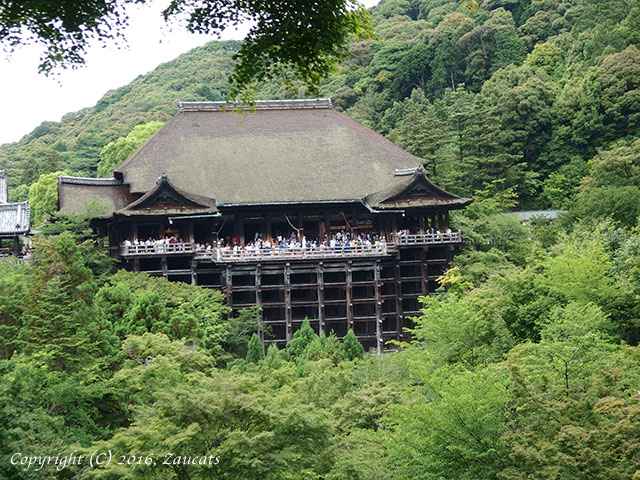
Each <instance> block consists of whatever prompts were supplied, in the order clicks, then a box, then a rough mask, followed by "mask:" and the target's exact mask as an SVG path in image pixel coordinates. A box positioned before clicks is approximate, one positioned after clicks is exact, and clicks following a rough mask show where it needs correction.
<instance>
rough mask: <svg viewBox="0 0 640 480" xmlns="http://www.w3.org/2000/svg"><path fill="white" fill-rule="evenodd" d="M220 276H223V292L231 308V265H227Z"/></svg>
mask: <svg viewBox="0 0 640 480" xmlns="http://www.w3.org/2000/svg"><path fill="white" fill-rule="evenodd" d="M222 276H223V277H224V293H225V294H226V295H227V306H228V307H229V308H233V280H232V275H231V265H227V268H226V269H225V270H224V271H223V273H222Z"/></svg>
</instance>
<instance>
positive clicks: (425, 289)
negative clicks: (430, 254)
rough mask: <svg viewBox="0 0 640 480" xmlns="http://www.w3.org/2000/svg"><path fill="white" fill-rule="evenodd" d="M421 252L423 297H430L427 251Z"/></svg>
mask: <svg viewBox="0 0 640 480" xmlns="http://www.w3.org/2000/svg"><path fill="white" fill-rule="evenodd" d="M428 248H429V247H423V248H422V250H420V274H421V275H422V285H421V286H422V295H425V296H426V295H429V267H428V265H427V249H428Z"/></svg>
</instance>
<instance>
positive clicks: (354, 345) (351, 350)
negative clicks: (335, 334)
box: [339, 330, 364, 360]
mask: <svg viewBox="0 0 640 480" xmlns="http://www.w3.org/2000/svg"><path fill="white" fill-rule="evenodd" d="M339 351H340V359H341V360H355V359H356V358H362V357H363V356H364V347H363V346H362V344H361V343H360V342H359V341H358V339H357V338H356V334H355V333H353V330H349V331H348V332H347V334H346V335H345V337H344V340H342V343H341V344H340V350H339Z"/></svg>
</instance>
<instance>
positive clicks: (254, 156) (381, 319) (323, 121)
mask: <svg viewBox="0 0 640 480" xmlns="http://www.w3.org/2000/svg"><path fill="white" fill-rule="evenodd" d="M58 192H59V210H60V212H62V213H85V212H86V211H87V207H88V206H89V205H92V211H97V212H99V213H98V214H96V217H95V218H94V219H93V220H92V225H93V226H94V228H95V229H96V231H97V232H98V233H99V234H100V235H103V236H104V237H105V238H108V242H109V248H110V251H111V254H112V255H114V256H115V257H118V258H119V259H120V260H121V261H122V263H123V266H125V267H126V268H129V269H131V270H133V271H137V272H146V273H148V274H149V275H156V276H162V277H165V278H166V279H167V280H169V281H182V282H187V283H191V284H193V285H200V286H203V287H207V288H216V289H220V290H222V291H223V292H225V293H226V298H227V302H228V305H229V306H230V307H231V308H232V309H234V310H237V309H240V308H245V307H250V306H253V305H256V304H258V305H260V306H261V315H262V322H263V325H264V327H265V328H264V330H263V331H262V332H261V334H262V336H263V339H264V341H265V342H266V343H277V344H278V345H279V346H282V345H284V344H285V343H286V342H287V341H288V340H290V339H291V338H292V335H293V333H294V332H295V330H296V329H298V328H299V327H300V325H301V324H302V322H303V321H304V319H305V318H308V319H309V320H310V322H311V325H312V327H313V328H314V329H315V330H316V332H318V333H319V332H321V331H324V332H325V333H326V334H329V333H330V332H331V331H333V332H335V333H336V334H337V335H338V336H339V337H342V336H344V335H345V334H346V333H347V331H348V330H349V329H353V331H354V332H355V334H356V336H357V337H358V339H359V340H360V342H361V343H362V344H363V345H364V346H365V348H366V349H368V350H369V351H372V352H382V351H384V350H385V349H386V348H388V347H387V346H388V343H387V342H389V341H390V340H403V339H406V336H405V335H406V333H405V331H404V328H405V327H407V326H409V325H410V317H412V316H415V315H419V313H420V312H419V308H420V304H419V301H418V298H419V297H420V296H425V295H430V294H434V293H435V291H436V289H437V287H438V284H437V282H436V279H437V278H438V277H439V276H440V275H442V274H443V273H444V272H445V271H446V270H447V269H448V268H449V266H450V263H451V260H452V255H453V252H454V251H455V249H456V248H458V247H459V246H460V244H461V243H462V236H461V233H460V232H458V231H452V230H451V228H450V225H449V212H450V211H451V210H455V209H461V208H464V207H465V206H466V205H468V204H469V203H470V202H471V200H470V199H466V198H460V197H457V196H455V195H453V194H451V193H448V192H446V191H444V190H443V189H441V188H439V187H438V186H436V185H435V184H434V183H433V182H431V181H430V180H429V178H428V176H427V173H426V171H425V169H424V166H423V161H422V160H421V159H420V158H418V157H415V156H413V155H411V154H410V153H408V152H406V151H404V150H402V149H401V148H400V147H398V146H396V145H394V144H393V143H391V142H390V141H388V140H387V139H386V138H384V137H383V136H382V135H380V134H378V133H376V132H374V131H373V130H371V129H369V128H367V127H365V126H364V125H361V124H360V123H358V122H356V121H355V120H353V119H351V118H349V117H348V116H346V115H344V114H342V113H339V112H337V111H336V110H334V109H333V108H332V106H331V101H330V99H305V100H265V101H258V102H256V104H255V105H254V106H252V107H251V108H250V109H243V107H241V106H237V105H235V106H233V105H232V106H229V105H227V104H225V103H223V102H180V103H179V113H177V115H176V116H175V117H173V118H172V119H170V120H169V121H168V122H167V123H166V124H165V125H164V126H163V127H162V128H161V129H160V130H158V131H157V132H156V133H155V134H154V135H153V136H152V137H151V138H150V139H149V140H148V141H147V142H146V143H145V144H144V145H143V146H142V147H140V148H139V149H138V150H137V151H136V152H134V153H133V154H132V155H131V156H130V157H129V158H128V159H127V160H126V161H125V162H124V163H123V164H122V165H120V166H119V167H117V168H116V169H115V171H113V172H112V176H111V177H109V178H82V177H69V176H61V177H59V182H58ZM96 207H97V208H96Z"/></svg>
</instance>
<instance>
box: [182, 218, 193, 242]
mask: <svg viewBox="0 0 640 480" xmlns="http://www.w3.org/2000/svg"><path fill="white" fill-rule="evenodd" d="M183 240H184V241H185V242H187V243H193V242H194V241H195V237H194V233H193V222H189V223H187V238H184V239H183Z"/></svg>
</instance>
